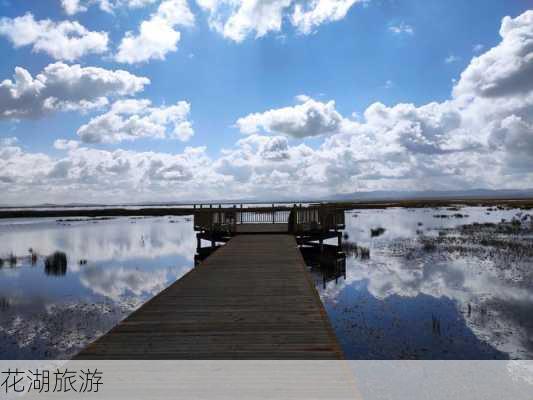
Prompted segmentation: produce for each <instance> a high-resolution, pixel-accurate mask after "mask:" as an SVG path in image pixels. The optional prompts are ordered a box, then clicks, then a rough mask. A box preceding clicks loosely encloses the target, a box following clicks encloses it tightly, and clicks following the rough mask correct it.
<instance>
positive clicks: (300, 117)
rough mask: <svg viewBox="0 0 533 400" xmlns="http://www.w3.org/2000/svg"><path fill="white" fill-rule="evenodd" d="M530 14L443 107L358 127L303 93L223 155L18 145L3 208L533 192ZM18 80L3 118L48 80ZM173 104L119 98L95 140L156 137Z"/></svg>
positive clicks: (2, 183)
mask: <svg viewBox="0 0 533 400" xmlns="http://www.w3.org/2000/svg"><path fill="white" fill-rule="evenodd" d="M532 14H533V13H532V12H527V13H525V14H523V15H521V16H519V17H517V18H514V19H510V18H506V19H505V20H504V22H503V26H502V41H501V43H500V44H498V45H497V46H496V47H494V48H493V49H490V50H488V51H487V52H485V53H484V54H481V55H479V57H475V58H473V59H472V61H471V62H470V64H469V66H468V67H467V68H466V69H465V71H464V72H463V74H462V75H461V78H460V79H459V80H458V82H457V83H456V85H455V87H454V89H453V93H452V95H451V97H450V99H449V100H447V101H442V102H433V103H429V104H425V105H421V106H419V105H414V104H396V105H385V104H382V103H379V102H378V103H375V104H372V105H370V106H369V107H368V108H367V109H366V110H365V111H364V113H363V116H362V117H360V118H357V119H356V120H354V119H351V118H347V117H345V116H343V115H342V114H341V113H340V112H339V111H338V110H337V109H336V107H335V103H334V102H333V101H329V102H327V101H324V102H322V101H317V100H315V99H313V98H311V97H309V96H306V95H299V96H297V101H298V104H296V105H293V106H290V107H285V108H279V109H272V110H270V111H266V112H260V113H252V114H250V115H248V116H245V117H243V118H241V119H239V120H238V121H237V124H236V125H237V127H239V129H240V130H241V131H242V132H243V133H246V134H247V136H244V137H243V138H242V139H241V140H239V141H238V142H237V143H236V144H235V145H234V146H231V147H230V148H226V149H224V150H222V151H221V154H220V155H219V156H218V157H216V158H210V157H209V156H207V153H206V149H205V148H187V149H186V150H185V151H184V152H183V153H178V154H163V153H154V152H134V151H124V150H114V151H103V150H96V149H90V148H87V147H84V146H83V145H82V144H76V143H72V144H69V142H58V143H56V147H57V148H62V149H64V151H65V152H66V155H65V156H64V157H62V158H52V157H50V156H47V155H43V154H39V153H28V152H25V151H23V150H22V149H21V148H19V147H17V146H16V143H13V144H11V145H10V146H4V147H1V148H0V171H1V172H0V189H1V190H2V193H3V201H4V202H9V201H20V199H21V198H28V199H32V198H35V196H30V194H34V195H35V194H38V195H39V198H40V199H42V201H64V202H68V201H74V200H80V199H83V200H85V201H90V199H95V201H102V202H103V201H106V200H112V201H113V202H117V201H121V200H128V199H131V198H132V197H135V198H136V199H139V201H142V200H154V199H167V198H168V197H165V196H168V193H172V197H173V198H175V199H192V198H194V199H208V198H209V199H214V198H222V197H224V198H246V197H256V198H261V197H264V196H268V197H274V196H275V197H279V198H295V197H305V198H309V197H313V196H317V197H323V196H327V195H331V194H334V193H352V192H356V191H364V190H380V189H386V190H413V189H420V190H427V189H433V190H446V189H465V188H472V187H492V188H517V187H519V188H526V187H533V173H532V172H531V171H533V156H532V155H533V86H532V85H531V84H529V80H528V79H527V77H528V76H529V75H530V73H529V71H531V69H532V68H533V57H531V49H532V39H531V38H532V37H533V24H531V23H529V22H530V21H531V20H530V18H531V15H532ZM78 68H80V67H78ZM108 72H109V73H111V72H110V71H108ZM22 75H24V74H22ZM62 75H64V74H62ZM30 78H31V76H30ZM139 79H141V78H139ZM19 81H20V82H18V83H17V84H15V83H14V82H12V81H7V83H6V82H3V83H2V84H1V85H0V99H1V101H0V106H1V107H0V110H3V111H4V110H6V106H5V104H6V102H5V99H6V98H9V99H10V101H13V100H12V98H14V96H15V97H16V96H18V94H19V93H25V92H27V91H29V92H31V93H41V92H40V91H42V90H43V89H42V88H41V86H42V84H43V82H44V83H46V80H42V79H29V78H28V79H23V78H21V79H19ZM127 81H128V82H129V81H130V80H127ZM45 86H46V85H45ZM92 86H93V85H90V87H91V88H92ZM96 86H98V85H96ZM141 86H142V85H141ZM6 88H7V89H6ZM39 99H40V100H39V101H40V103H39V104H42V98H41V97H39ZM67 100H68V101H72V99H67ZM93 100H94V96H90V99H89V101H93ZM76 101H79V99H76ZM172 107H173V106H172ZM7 108H8V109H10V108H13V106H10V107H7ZM19 108H20V107H19ZM41 108H42V107H37V109H41ZM167 108H168V107H160V108H158V107H154V106H153V105H151V104H150V103H149V101H146V100H144V101H143V100H129V101H120V102H115V104H114V105H113V107H111V110H110V113H111V114H113V116H114V117H117V118H118V121H119V124H118V125H117V126H119V127H120V129H114V127H115V125H113V124H110V126H111V128H110V129H106V130H103V129H102V130H99V129H95V130H94V132H96V134H100V135H101V136H100V139H101V140H102V141H105V140H107V139H108V138H109V137H110V138H113V136H114V135H116V134H118V135H119V137H120V136H121V135H124V134H126V135H129V136H132V135H131V134H129V133H128V131H127V129H126V128H125V127H128V128H129V127H133V128H137V127H138V126H140V125H141V124H139V125H137V122H138V121H141V120H144V119H147V120H148V121H147V122H146V124H145V125H143V126H148V127H149V128H147V129H145V128H144V127H143V129H140V130H135V129H132V131H131V132H134V135H133V136H135V135H137V133H139V134H140V135H144V134H146V132H148V134H149V136H152V137H153V136H156V137H157V136H158V135H159V134H160V133H161V132H162V131H161V130H158V129H157V128H154V129H153V130H152V125H150V124H149V123H153V124H154V125H164V124H163V123H160V122H161V121H168V120H165V118H164V117H163V116H160V117H159V119H158V118H156V120H157V122H156V123H154V114H156V115H157V113H161V114H162V115H166V112H167V111H166V109H167ZM25 109H27V107H26V108H25ZM30 109H32V108H30ZM148 110H149V111H148ZM156 111H157V112H156ZM110 113H106V114H104V116H106V115H107V116H110V115H108V114H110ZM187 114H188V113H185V112H182V113H181V114H180V115H182V116H183V118H182V119H183V121H181V122H185V123H186V122H187V116H186V115H187ZM3 115H4V116H5V114H3ZM133 116H136V119H135V121H134V122H135V123H131V124H130V123H129V120H130V118H131V117H133ZM101 117H103V116H101ZM93 122H94V121H93ZM112 122H113V121H112ZM143 122H144V121H143ZM181 122H180V123H181ZM90 124H91V122H89V124H88V125H90ZM178 125H179V124H178ZM93 126H96V125H95V124H93ZM175 126H176V124H175V123H174V121H173V122H172V123H169V124H168V125H167V126H166V127H165V130H164V133H163V134H164V136H165V137H167V136H169V135H172V133H173V132H174V131H175ZM185 131H187V129H185ZM258 133H263V134H266V135H260V134H258ZM106 135H107V136H108V138H105V137H104V136H106ZM316 135H323V136H324V140H323V141H322V143H321V144H320V145H318V146H314V147H311V145H307V144H305V143H302V141H303V140H305V138H307V137H312V136H316ZM135 137H136V136H135ZM121 139H122V138H121ZM51 183H53V185H52V184H51ZM23 194H25V195H23Z"/></svg>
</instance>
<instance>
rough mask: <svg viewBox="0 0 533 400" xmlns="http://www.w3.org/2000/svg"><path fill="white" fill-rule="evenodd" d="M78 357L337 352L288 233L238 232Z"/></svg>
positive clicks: (325, 355) (334, 355)
mask: <svg viewBox="0 0 533 400" xmlns="http://www.w3.org/2000/svg"><path fill="white" fill-rule="evenodd" d="M76 358H77V359H339V358H342V353H341V351H340V347H339V345H338V343H337V340H336V338H335V335H334V333H333V331H332V329H331V326H330V324H329V320H328V317H327V315H326V313H325V310H324V308H323V306H322V303H321V301H320V298H319V296H318V293H317V291H316V289H315V287H314V285H313V283H312V281H311V279H310V276H309V273H308V272H307V270H306V267H305V265H304V261H303V258H302V255H301V253H300V250H299V249H298V247H297V245H296V240H295V238H294V237H293V236H291V235H287V234H256V235H238V236H235V237H234V238H232V239H231V240H230V241H229V242H228V243H227V244H226V245H225V246H223V247H221V248H220V249H219V250H217V251H216V252H215V253H214V254H213V255H211V256H210V257H208V258H207V259H206V260H205V261H204V262H202V263H201V264H200V265H199V266H198V267H197V268H195V269H193V270H191V271H190V272H189V273H188V274H186V275H185V276H183V277H182V278H181V279H179V280H178V281H177V282H175V283H174V284H172V285H171V286H170V287H168V288H167V289H165V290H164V291H163V292H161V293H160V294H159V295H157V296H155V297H154V298H153V299H152V300H150V301H149V302H147V303H146V304H145V305H143V306H142V307H141V308H140V309H138V310H137V311H136V312H134V313H133V314H132V315H131V316H129V317H128V318H126V319H125V320H124V321H123V322H121V323H120V324H119V325H118V326H116V327H115V328H114V329H112V330H111V331H110V332H109V333H107V334H106V335H104V336H103V337H102V338H100V339H98V340H97V341H96V342H94V343H92V344H91V345H89V346H88V347H87V348H86V349H85V350H83V351H82V352H81V353H80V354H78V356H77V357H76Z"/></svg>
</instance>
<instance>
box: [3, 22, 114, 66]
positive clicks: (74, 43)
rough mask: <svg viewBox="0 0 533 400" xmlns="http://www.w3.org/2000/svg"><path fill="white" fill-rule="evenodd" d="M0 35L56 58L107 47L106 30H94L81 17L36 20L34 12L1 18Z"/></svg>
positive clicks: (74, 56) (99, 51)
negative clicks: (77, 19) (77, 18)
mask: <svg viewBox="0 0 533 400" xmlns="http://www.w3.org/2000/svg"><path fill="white" fill-rule="evenodd" d="M0 35H3V36H6V37H7V38H8V39H9V40H10V41H11V42H12V43H13V45H14V46H15V47H17V48H18V47H24V46H32V50H33V51H34V52H42V53H46V54H48V55H49V56H50V57H52V58H54V59H56V60H66V61H74V60H76V59H78V58H81V57H83V56H84V55H86V54H91V53H94V54H101V53H104V52H106V51H107V44H108V41H109V39H108V35H107V33H106V32H92V31H89V30H87V29H86V28H85V27H84V26H83V25H81V24H80V23H78V22H77V21H62V22H53V21H51V20H49V19H44V20H40V21H36V20H35V19H34V17H33V15H32V14H30V13H28V14H26V15H24V16H22V17H17V18H13V19H12V18H7V17H4V18H2V19H1V20H0Z"/></svg>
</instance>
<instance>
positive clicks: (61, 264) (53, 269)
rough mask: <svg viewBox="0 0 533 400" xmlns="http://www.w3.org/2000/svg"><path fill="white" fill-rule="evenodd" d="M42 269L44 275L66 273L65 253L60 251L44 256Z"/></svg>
mask: <svg viewBox="0 0 533 400" xmlns="http://www.w3.org/2000/svg"><path fill="white" fill-rule="evenodd" d="M44 271H45V273H46V275H54V276H62V275H65V274H66V273H67V255H66V254H65V253H63V252H62V251H56V252H55V253H54V254H52V255H50V256H48V257H46V259H45V260H44Z"/></svg>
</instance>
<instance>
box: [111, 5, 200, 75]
mask: <svg viewBox="0 0 533 400" xmlns="http://www.w3.org/2000/svg"><path fill="white" fill-rule="evenodd" d="M193 25H194V15H193V13H192V12H191V10H190V8H189V6H188V4H187V0H165V1H163V2H161V4H160V5H159V8H158V9H157V11H156V12H155V13H154V14H152V15H151V16H150V18H149V19H148V20H146V21H143V22H142V23H141V25H140V27H139V33H138V34H134V33H133V32H127V33H126V35H125V36H124V38H123V39H122V41H121V43H120V46H119V49H118V52H117V54H116V56H115V59H116V61H118V62H122V63H128V64H135V63H141V62H146V61H149V60H151V59H156V60H164V59H165V56H166V55H167V53H169V52H173V51H176V50H177V44H178V42H179V41H180V38H181V33H180V32H179V31H177V30H175V27H177V26H184V27H191V26H193Z"/></svg>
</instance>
